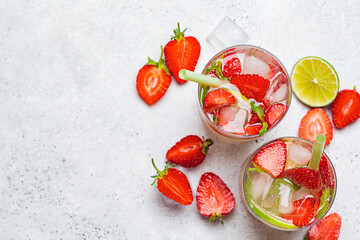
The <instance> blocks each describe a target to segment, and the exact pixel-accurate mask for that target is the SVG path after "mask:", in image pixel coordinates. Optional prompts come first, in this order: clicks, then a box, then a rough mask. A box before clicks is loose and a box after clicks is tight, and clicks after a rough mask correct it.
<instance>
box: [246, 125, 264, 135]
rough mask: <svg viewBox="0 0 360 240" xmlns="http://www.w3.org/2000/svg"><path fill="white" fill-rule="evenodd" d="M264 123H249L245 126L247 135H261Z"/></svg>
mask: <svg viewBox="0 0 360 240" xmlns="http://www.w3.org/2000/svg"><path fill="white" fill-rule="evenodd" d="M261 128H262V125H249V126H247V127H246V128H245V131H246V133H247V135H259V132H260V130H261Z"/></svg>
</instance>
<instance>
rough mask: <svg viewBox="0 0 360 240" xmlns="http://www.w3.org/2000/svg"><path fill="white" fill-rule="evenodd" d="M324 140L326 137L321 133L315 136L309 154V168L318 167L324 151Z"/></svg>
mask: <svg viewBox="0 0 360 240" xmlns="http://www.w3.org/2000/svg"><path fill="white" fill-rule="evenodd" d="M325 141H326V137H325V136H324V135H323V134H319V135H317V136H316V139H315V144H314V148H313V151H312V155H311V160H310V163H309V168H311V169H319V163H320V158H321V155H322V153H323V151H324V145H325Z"/></svg>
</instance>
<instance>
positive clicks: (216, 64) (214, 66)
mask: <svg viewBox="0 0 360 240" xmlns="http://www.w3.org/2000/svg"><path fill="white" fill-rule="evenodd" d="M212 70H215V72H216V75H217V76H218V77H219V78H220V79H222V80H224V79H225V77H224V75H223V74H222V69H221V61H219V60H216V61H215V62H213V64H212V65H211V66H210V67H208V68H207V69H205V74H208V73H209V72H211V71H212Z"/></svg>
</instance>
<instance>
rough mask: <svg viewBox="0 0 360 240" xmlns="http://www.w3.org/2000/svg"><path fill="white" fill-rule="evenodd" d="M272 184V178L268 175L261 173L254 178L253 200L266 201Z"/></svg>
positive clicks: (252, 185) (252, 186) (252, 187)
mask: <svg viewBox="0 0 360 240" xmlns="http://www.w3.org/2000/svg"><path fill="white" fill-rule="evenodd" d="M271 183H272V178H271V176H270V175H269V174H267V173H260V174H258V175H256V176H254V177H253V178H252V183H251V196H252V198H253V199H260V198H261V199H264V198H265V196H266V195H267V193H268V191H269V189H270V186H271Z"/></svg>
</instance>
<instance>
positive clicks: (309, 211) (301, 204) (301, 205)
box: [281, 198, 315, 226]
mask: <svg viewBox="0 0 360 240" xmlns="http://www.w3.org/2000/svg"><path fill="white" fill-rule="evenodd" d="M314 216H315V211H314V203H313V201H312V200H311V199H310V198H305V199H300V200H297V201H295V202H294V212H292V213H289V214H282V215H281V217H282V218H285V219H288V220H292V222H293V224H294V225H296V226H306V225H307V224H308V223H309V222H310V221H311V219H313V217H314Z"/></svg>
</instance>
